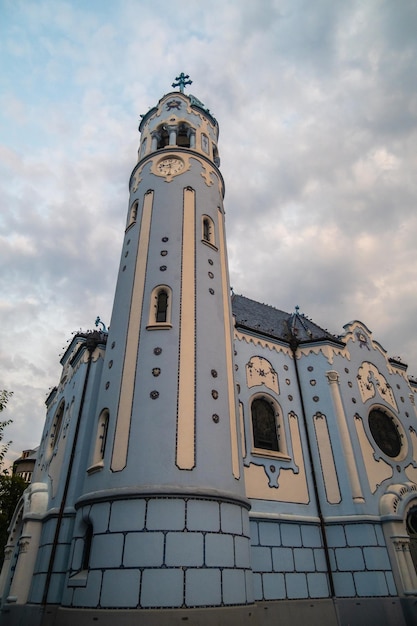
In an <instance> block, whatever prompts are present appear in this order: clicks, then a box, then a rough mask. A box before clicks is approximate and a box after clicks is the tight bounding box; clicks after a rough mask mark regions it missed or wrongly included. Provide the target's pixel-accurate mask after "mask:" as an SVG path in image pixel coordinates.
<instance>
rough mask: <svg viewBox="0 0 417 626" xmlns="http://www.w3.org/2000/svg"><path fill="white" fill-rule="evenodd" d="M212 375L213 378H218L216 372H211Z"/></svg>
mask: <svg viewBox="0 0 417 626" xmlns="http://www.w3.org/2000/svg"><path fill="white" fill-rule="evenodd" d="M211 375H212V376H213V378H217V372H216V370H211Z"/></svg>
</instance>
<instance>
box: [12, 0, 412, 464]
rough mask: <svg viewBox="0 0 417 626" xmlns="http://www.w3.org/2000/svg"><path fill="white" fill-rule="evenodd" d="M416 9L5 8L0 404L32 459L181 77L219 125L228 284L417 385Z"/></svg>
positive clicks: (404, 2)
mask: <svg viewBox="0 0 417 626" xmlns="http://www.w3.org/2000/svg"><path fill="white" fill-rule="evenodd" d="M416 33H417V3H416V2H415V0H400V1H399V2H392V1H390V0H356V1H355V0H351V1H349V2H346V1H345V0H343V1H342V0H341V1H338V0H211V1H210V2H204V1H203V0H194V1H191V0H176V1H175V2H170V1H169V0H152V1H151V0H67V1H64V0H0V65H1V68H0V70H1V71H0V129H1V130H0V262H1V273H0V389H2V388H6V389H9V390H12V391H14V396H13V399H12V400H11V402H10V404H9V408H8V410H7V412H6V413H3V415H2V417H3V418H6V417H10V418H12V419H13V420H14V423H13V425H12V426H10V427H9V428H8V430H7V434H8V435H9V437H8V438H11V439H13V446H12V454H11V457H16V456H18V454H19V453H20V451H21V450H22V449H25V448H30V447H32V446H35V445H37V444H38V442H39V439H40V436H41V431H42V426H43V420H44V401H45V397H46V395H47V393H48V389H49V388H50V387H53V386H54V385H55V384H57V382H58V380H59V376H60V366H59V356H60V354H62V352H63V349H64V348H65V346H66V345H67V340H68V339H70V338H71V333H72V332H73V331H75V330H79V329H80V328H81V329H83V330H87V329H90V328H93V327H94V321H95V318H96V316H97V315H100V317H101V318H102V319H103V321H104V322H105V323H109V321H110V314H111V307H112V300H113V292H114V287H115V280H116V273H117V269H118V263H119V254H120V249H121V243H122V238H123V230H124V223H125V217H126V211H127V202H128V180H129V176H130V173H131V170H132V169H133V167H134V165H135V162H136V156H137V147H138V141H139V135H138V132H137V126H138V121H139V116H140V114H141V113H146V112H147V110H148V109H149V108H150V107H152V106H154V105H155V104H156V103H157V101H158V100H159V98H160V97H161V96H162V95H163V94H165V93H167V92H169V91H171V83H172V82H173V80H174V78H175V77H176V76H177V75H178V74H179V73H180V72H182V71H183V72H185V73H188V74H189V75H190V77H191V78H192V80H193V85H192V88H191V89H190V92H191V93H193V94H194V95H195V96H197V97H198V98H199V99H200V100H202V101H203V102H204V103H205V104H206V106H208V107H209V108H210V110H211V112H212V113H213V114H214V115H215V117H216V118H217V119H218V121H219V124H220V143H219V149H220V155H221V159H222V164H221V170H222V173H223V176H224V178H225V181H226V199H225V207H226V219H227V233H228V244H229V260H230V273H231V284H232V285H233V287H234V290H235V292H236V293H243V294H244V295H246V296H248V297H251V298H254V299H257V300H260V301H261V302H266V303H269V304H272V305H274V306H276V307H277V308H280V309H283V310H286V311H292V310H293V309H294V306H295V305H297V304H298V305H299V306H300V310H301V311H302V312H304V313H305V314H306V315H307V316H309V317H311V318H313V319H314V320H315V321H316V322H317V323H318V324H320V325H321V326H323V327H325V328H327V329H328V330H329V331H331V332H333V333H335V334H340V333H342V332H343V325H344V324H345V323H347V322H349V321H351V320H352V319H360V320H361V321H363V322H364V323H366V325H367V326H368V327H369V328H370V329H371V330H372V331H373V333H374V337H375V338H376V339H377V340H378V341H379V342H380V343H381V344H382V346H383V347H384V348H385V349H386V350H387V352H388V354H389V355H390V356H400V357H401V358H402V360H403V361H404V362H406V363H408V364H409V370H408V372H409V374H411V375H413V374H414V375H417V334H416V322H417V246H416V235H417V175H416V171H417V79H416V62H417V37H416Z"/></svg>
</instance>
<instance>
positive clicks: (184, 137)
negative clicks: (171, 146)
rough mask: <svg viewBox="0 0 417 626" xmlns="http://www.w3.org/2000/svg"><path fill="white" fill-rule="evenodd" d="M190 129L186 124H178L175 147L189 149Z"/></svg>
mask: <svg viewBox="0 0 417 626" xmlns="http://www.w3.org/2000/svg"><path fill="white" fill-rule="evenodd" d="M190 137H191V128H190V127H189V126H188V124H180V125H179V128H178V132H177V146H181V147H182V148H190V147H191V144H190Z"/></svg>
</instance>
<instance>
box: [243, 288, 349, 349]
mask: <svg viewBox="0 0 417 626" xmlns="http://www.w3.org/2000/svg"><path fill="white" fill-rule="evenodd" d="M232 312H233V315H234V317H235V320H236V327H237V328H242V329H245V330H249V331H253V332H256V333H259V334H261V335H266V336H268V337H273V338H274V339H278V340H281V341H285V342H286V343H295V344H300V343H306V342H314V341H326V342H329V341H330V342H332V343H333V342H336V343H338V344H342V345H344V344H343V342H342V341H341V340H340V339H339V338H338V337H336V336H335V335H332V334H331V333H329V332H328V331H327V330H324V329H323V328H321V327H320V326H318V325H317V324H315V323H314V322H312V321H311V320H309V319H308V318H307V317H305V316H304V315H303V314H302V313H299V311H298V307H296V311H295V313H286V312H285V311H280V310H279V309H275V308H274V307H272V306H269V305H268V304H261V303H260V302H256V301H255V300H250V299H249V298H246V297H245V296H239V295H236V294H233V295H232Z"/></svg>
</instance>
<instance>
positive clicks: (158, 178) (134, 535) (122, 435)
mask: <svg viewBox="0 0 417 626" xmlns="http://www.w3.org/2000/svg"><path fill="white" fill-rule="evenodd" d="M177 80H178V83H177V84H176V85H174V86H179V88H180V91H179V92H172V93H169V94H167V95H165V96H164V97H163V98H161V100H160V101H159V102H158V104H157V106H155V107H154V108H152V109H151V110H150V111H148V113H147V114H146V115H144V116H143V118H142V121H141V124H140V127H139V130H140V132H141V140H140V146H139V155H138V163H137V165H136V166H135V168H134V170H133V172H132V175H131V178H130V199H129V207H128V214H127V220H126V231H125V238H124V242H123V247H122V254H121V263H120V268H119V275H118V280H117V286H116V294H115V299H114V306H113V314H112V320H111V325H110V329H109V331H107V330H106V329H105V328H103V329H102V330H94V331H88V332H86V333H83V332H79V333H76V334H75V335H74V337H73V339H72V342H71V344H70V345H69V346H68V348H67V350H66V352H65V354H64V355H63V357H62V359H61V365H62V374H61V379H60V382H59V385H58V386H57V387H56V388H55V389H54V390H53V391H52V392H51V394H50V395H49V397H48V399H47V416H46V422H45V429H44V433H43V437H42V441H41V444H40V448H39V453H38V456H37V461H36V467H35V469H34V473H33V478H32V483H31V485H30V486H29V487H28V489H27V491H26V492H25V495H24V497H23V500H22V502H21V504H20V505H19V507H18V508H17V510H16V513H15V517H14V520H13V523H12V526H11V534H10V538H9V542H8V545H7V547H6V561H5V566H4V567H3V570H2V574H1V580H0V585H1V589H2V597H3V600H2V602H3V604H2V607H3V608H2V610H3V619H4V623H5V624H10V625H15V624H20V623H30V624H34V625H37V624H43V625H47V624H56V625H58V624H59V625H61V624H62V625H65V624H73V623H74V621H75V620H76V621H77V623H79V624H90V623H91V622H92V621H93V620H95V621H97V620H98V621H100V623H102V624H112V623H114V620H115V619H117V623H118V624H126V625H127V624H137V623H140V624H176V623H178V624H179V623H182V621H184V620H190V622H191V623H193V624H217V623H221V624H237V623H245V624H259V625H263V624H265V625H266V624H269V623H282V624H287V623H290V622H291V623H292V624H301V623H304V622H305V620H307V619H308V620H309V621H310V623H311V624H323V623H325V624H329V625H331V624H334V625H339V624H340V625H346V626H347V625H348V624H351V623H355V624H356V625H361V624H370V623H377V624H379V625H383V624H387V625H392V626H400V625H402V624H414V623H415V621H416V619H417V610H416V605H415V595H417V574H416V564H417V559H416V556H415V548H414V546H415V541H416V532H417V419H416V418H417V415H416V409H415V402H414V397H415V395H414V394H415V391H416V388H417V383H416V382H415V381H413V380H410V379H409V378H408V377H407V375H406V369H407V367H406V366H405V365H404V364H403V363H401V362H399V361H398V360H395V359H390V358H389V357H388V356H387V354H386V353H385V351H384V349H383V348H382V347H381V346H380V345H379V344H378V343H377V341H376V340H375V339H374V338H373V336H372V333H371V331H370V330H369V329H368V328H367V327H366V326H365V325H364V324H363V323H361V322H359V321H354V322H351V323H349V324H347V325H346V326H345V328H344V331H345V332H344V334H343V335H342V336H339V337H336V336H333V335H332V334H330V333H329V332H327V331H326V330H323V329H322V328H320V327H319V326H317V325H316V324H315V323H313V322H312V321H311V320H309V319H308V318H307V317H305V316H304V315H303V314H301V313H300V312H299V310H298V309H296V310H295V312H294V313H285V312H283V311H279V310H277V309H274V308H272V307H269V306H267V305H264V304H260V303H258V302H255V301H253V300H250V299H248V298H245V297H243V296H239V295H235V294H232V297H230V285H229V278H228V264H227V253H226V240H225V227H224V208H223V196H224V183H223V179H222V176H221V174H220V171H219V166H220V159H219V153H218V147H217V141H218V124H217V121H216V120H215V118H214V117H213V116H212V114H211V113H210V111H209V110H208V109H207V108H206V107H205V105H203V104H202V103H201V102H200V101H199V100H198V99H197V98H195V97H194V96H188V95H185V94H184V87H185V85H186V84H187V83H188V82H189V81H188V77H187V76H184V75H183V74H181V75H180V77H178V79H177ZM98 325H100V323H99V322H98ZM115 611H117V618H116V617H115V613H114V612H115Z"/></svg>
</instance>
